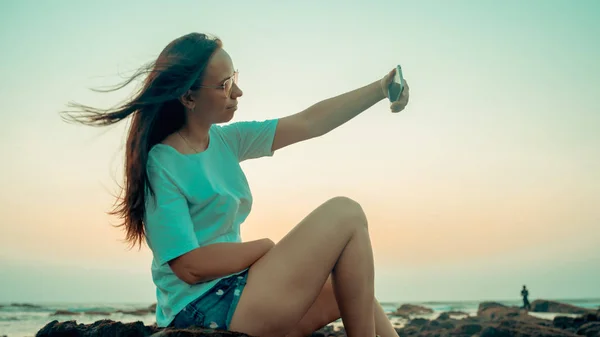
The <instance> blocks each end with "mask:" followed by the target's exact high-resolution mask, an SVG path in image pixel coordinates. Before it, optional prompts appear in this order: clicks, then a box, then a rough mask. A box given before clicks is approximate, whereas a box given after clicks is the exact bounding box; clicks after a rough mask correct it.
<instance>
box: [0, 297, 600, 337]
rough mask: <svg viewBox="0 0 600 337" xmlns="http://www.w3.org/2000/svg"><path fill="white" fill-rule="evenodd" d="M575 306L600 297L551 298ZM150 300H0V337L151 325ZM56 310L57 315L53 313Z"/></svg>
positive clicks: (467, 305)
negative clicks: (51, 326) (62, 326)
mask: <svg viewBox="0 0 600 337" xmlns="http://www.w3.org/2000/svg"><path fill="white" fill-rule="evenodd" d="M553 300H554V301H558V302H562V303H569V304H572V305H576V306H578V307H583V308H590V309H598V308H600V299H576V300H568V299H566V300H565V299H562V300H561V299H553ZM494 302H499V303H502V304H505V305H508V306H519V305H521V302H520V301H494ZM403 303H405V302H382V303H381V304H382V306H383V308H384V310H385V311H386V312H387V313H388V314H390V313H392V312H394V311H395V310H396V308H398V307H399V306H400V305H402V304H403ZM479 303H480V302H460V301H459V302H421V303H419V302H411V303H410V304H416V305H422V306H424V307H428V308H431V309H433V311H434V312H433V314H428V315H415V316H414V317H411V318H417V317H419V318H427V319H435V318H436V317H437V316H438V315H439V314H441V313H442V312H445V311H462V312H464V313H466V314H468V315H476V314H477V308H478V306H479ZM151 305H152V303H128V304H124V303H114V304H93V303H90V304H75V303H44V304H39V303H0V337H4V336H6V337H26V336H27V337H33V336H35V334H36V333H37V332H38V331H39V330H40V329H41V328H42V327H43V326H45V325H46V324H48V323H49V322H51V321H53V320H58V321H61V322H62V321H70V320H74V321H77V323H84V324H89V323H93V322H95V321H98V320H102V319H110V320H114V321H121V322H136V321H141V322H143V323H144V324H146V325H152V324H155V322H156V321H155V316H154V312H152V310H151ZM57 313H58V314H57ZM530 314H531V315H534V316H537V317H540V318H544V319H550V320H551V319H553V318H554V317H555V316H558V315H560V316H576V315H568V314H558V313H530ZM390 320H391V321H392V322H393V324H394V326H396V327H401V326H402V325H404V324H405V323H406V322H407V321H406V319H403V318H398V317H393V316H390ZM332 325H333V326H334V327H336V326H337V327H339V326H342V322H341V321H340V320H338V321H337V322H334V323H332Z"/></svg>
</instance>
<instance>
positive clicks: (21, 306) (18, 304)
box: [10, 303, 42, 309]
mask: <svg viewBox="0 0 600 337" xmlns="http://www.w3.org/2000/svg"><path fill="white" fill-rule="evenodd" d="M10 306H11V307H18V308H28V309H41V308H42V307H41V306H39V305H37V304H29V303H11V304H10Z"/></svg>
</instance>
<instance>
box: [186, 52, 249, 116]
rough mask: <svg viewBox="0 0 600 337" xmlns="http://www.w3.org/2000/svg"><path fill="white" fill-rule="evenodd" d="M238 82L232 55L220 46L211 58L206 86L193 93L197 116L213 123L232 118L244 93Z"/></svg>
mask: <svg viewBox="0 0 600 337" xmlns="http://www.w3.org/2000/svg"><path fill="white" fill-rule="evenodd" d="M235 82H237V73H236V72H235V68H234V67H233V62H232V60H231V57H229V54H227V52H225V50H223V49H222V48H218V49H217V50H216V51H215V53H214V54H213V56H212V57H211V58H210V60H209V63H208V66H207V68H206V71H205V75H204V80H203V81H202V83H201V86H202V87H201V88H200V89H198V90H197V91H196V92H194V93H193V94H192V95H191V96H192V100H193V102H194V104H193V108H192V109H191V113H192V114H194V115H195V116H194V117H195V118H194V119H199V120H202V121H203V122H206V123H210V124H217V123H226V122H228V121H230V120H231V119H232V118H233V115H234V113H235V111H236V110H237V104H238V101H237V99H238V97H240V96H242V94H243V92H242V90H241V89H240V88H239V87H238V86H237V83H235ZM223 85H225V88H223ZM190 117H191V116H190Z"/></svg>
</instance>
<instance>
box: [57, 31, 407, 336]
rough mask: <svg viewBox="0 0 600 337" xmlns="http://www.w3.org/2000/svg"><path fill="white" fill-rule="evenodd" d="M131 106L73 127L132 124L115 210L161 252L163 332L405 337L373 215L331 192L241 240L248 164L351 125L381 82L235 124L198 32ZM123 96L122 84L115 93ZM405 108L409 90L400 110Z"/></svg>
mask: <svg viewBox="0 0 600 337" xmlns="http://www.w3.org/2000/svg"><path fill="white" fill-rule="evenodd" d="M146 74H147V77H146V79H145V81H144V85H143V87H142V88H141V90H140V91H139V92H138V93H137V94H136V95H135V96H134V97H132V98H131V100H130V101H128V102H127V103H125V104H123V105H122V106H120V107H118V108H115V109H110V110H99V109H94V108H91V107H88V106H84V105H78V104H72V106H75V107H77V108H79V109H78V111H77V113H76V112H71V113H69V114H68V117H70V118H67V119H68V120H71V121H76V122H81V123H84V124H88V125H110V124H113V123H116V122H119V121H121V120H123V119H125V118H127V117H128V116H130V115H131V116H132V122H131V126H130V129H129V134H128V138H127V141H126V158H125V186H124V190H123V192H124V196H123V198H121V199H120V203H118V204H117V207H116V208H115V210H114V213H115V214H117V215H119V216H120V217H122V219H123V223H122V226H124V228H125V231H126V238H127V240H128V241H129V242H130V243H132V244H139V245H141V243H142V241H145V242H146V243H147V244H148V246H149V247H150V249H151V250H152V253H153V263H152V277H153V281H154V283H155V285H156V296H157V308H156V319H157V324H158V326H162V327H175V328H185V327H190V326H202V327H207V328H216V329H222V330H231V331H238V332H244V333H247V334H249V335H254V336H262V337H268V336H305V335H308V334H310V333H311V332H313V331H315V330H317V329H319V328H321V327H323V326H325V325H326V324H328V323H330V322H332V321H335V320H336V319H338V318H340V317H341V318H342V320H343V323H344V325H345V328H346V332H347V334H348V336H351V337H352V336H361V337H364V336H375V335H376V334H378V335H380V336H384V337H388V336H397V334H396V332H395V330H394V329H393V327H392V325H391V324H390V322H389V320H388V319H387V317H386V315H385V313H384V311H383V310H382V308H381V306H380V305H379V303H378V302H377V301H376V299H375V297H374V289H373V288H374V284H373V274H374V271H373V255H372V249H371V243H370V239H369V233H368V227H367V219H366V217H365V214H364V213H363V210H362V209H361V206H360V205H359V204H358V203H356V202H355V201H353V200H351V199H349V198H345V197H336V198H332V199H331V200H329V201H327V202H325V203H324V204H322V205H321V206H319V207H318V208H317V209H315V210H314V211H313V212H311V213H310V214H309V215H307V216H306V218H305V219H303V220H302V221H301V222H300V223H299V224H298V225H296V227H295V228H294V229H293V230H292V231H291V232H290V233H289V234H287V235H286V236H285V237H284V238H283V239H282V240H281V241H280V242H279V243H277V244H274V243H273V242H272V241H271V240H269V239H262V240H256V241H251V242H241V239H240V224H241V223H242V222H243V221H244V220H245V218H246V217H247V216H248V214H249V212H250V209H251V205H252V195H251V192H250V189H249V187H248V183H247V181H246V178H245V176H244V173H243V172H242V170H241V168H240V165H239V163H240V162H242V161H244V160H248V159H254V158H259V157H264V156H272V155H273V153H274V152H275V151H276V150H279V149H281V148H284V147H286V146H288V145H291V144H294V143H298V142H301V141H304V140H307V139H310V138H315V137H318V136H321V135H323V134H325V133H327V132H329V131H331V130H332V129H334V128H336V127H338V126H340V125H342V124H343V123H345V122H347V121H348V120H350V119H351V118H353V117H355V116H356V115H358V114H359V113H361V112H362V111H364V110H366V109H367V108H369V107H371V106H372V105H374V104H375V103H377V102H378V101H380V100H382V99H385V98H386V91H387V89H386V88H387V86H388V84H389V83H391V80H392V78H393V76H394V70H392V71H391V72H390V73H388V74H387V75H386V76H385V77H383V78H382V79H381V80H377V81H375V82H373V83H371V84H369V85H367V86H364V87H362V88H359V89H356V90H354V91H351V92H348V93H345V94H343V95H340V96H337V97H333V98H330V99H327V100H324V101H322V102H319V103H316V104H315V105H313V106H311V107H309V108H307V109H306V110H304V111H301V112H299V113H296V114H293V115H290V116H287V117H283V118H280V119H271V120H265V121H252V122H237V123H230V124H227V125H219V124H222V123H226V122H228V121H230V120H231V119H232V117H233V115H234V113H235V111H236V110H237V106H238V98H239V97H241V96H242V90H241V89H240V87H239V86H238V85H237V72H236V71H235V68H234V66H233V63H232V61H231V58H230V57H229V55H228V54H227V52H226V51H225V50H224V49H223V46H222V43H221V41H220V40H219V39H217V38H213V37H209V36H207V35H204V34H199V33H192V34H188V35H185V36H182V37H180V38H177V39H176V40H174V41H172V42H171V43H169V44H168V45H167V46H166V48H165V49H164V50H163V51H162V53H161V54H160V55H159V57H158V59H157V60H156V61H155V62H153V63H152V64H150V65H148V66H147V67H145V68H142V69H141V70H140V71H138V72H137V73H136V74H135V75H134V76H132V78H130V79H129V80H128V81H126V82H125V83H124V84H123V85H120V86H118V87H117V88H116V89H119V88H122V87H124V86H125V85H127V84H128V83H130V82H131V81H133V80H134V79H135V78H137V77H139V76H142V75H146ZM116 89H114V90H116ZM407 102H408V87H406V88H405V90H404V93H403V94H402V97H401V99H399V100H398V101H396V102H394V103H393V104H391V110H392V111H394V112H398V111H401V110H402V109H404V107H405V106H406V104H407Z"/></svg>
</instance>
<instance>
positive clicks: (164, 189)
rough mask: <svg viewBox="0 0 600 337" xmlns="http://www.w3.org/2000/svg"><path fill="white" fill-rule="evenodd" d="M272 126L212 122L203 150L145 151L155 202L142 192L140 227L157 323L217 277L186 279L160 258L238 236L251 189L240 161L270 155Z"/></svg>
mask: <svg viewBox="0 0 600 337" xmlns="http://www.w3.org/2000/svg"><path fill="white" fill-rule="evenodd" d="M276 126H277V119H270V120H265V121H248V122H236V123H231V124H228V125H224V126H219V125H213V126H212V127H211V128H210V130H209V144H208V148H207V149H206V150H205V151H203V152H200V153H196V154H181V153H180V152H178V151H177V150H175V149H174V148H173V147H170V146H168V145H165V144H157V145H155V146H153V147H152V149H151V150H150V153H149V156H148V165H147V171H148V176H149V180H150V183H151V184H152V187H153V189H154V193H155V197H156V202H155V201H154V199H153V198H151V197H147V198H146V213H145V230H146V242H147V243H148V246H149V247H150V249H151V250H152V254H153V260H152V267H151V270H152V279H153V281H154V284H155V285H156V299H157V306H156V324H157V325H158V326H159V327H166V326H168V325H169V324H170V323H171V321H172V320H173V319H174V318H175V316H176V315H177V313H179V311H180V310H182V309H183V308H184V307H185V306H186V305H188V304H189V303H190V302H191V301H193V300H194V299H196V298H198V297H199V296H201V295H202V294H204V293H205V292H206V291H208V290H209V289H210V288H211V287H212V286H214V285H215V284H216V283H217V282H219V280H220V279H221V278H219V279H216V280H212V281H209V282H204V283H199V284H195V285H189V284H187V283H185V282H183V281H182V280H180V279H179V278H178V277H177V276H176V275H175V274H174V273H173V271H172V270H171V268H170V267H169V264H168V263H167V262H168V261H169V260H172V259H174V258H176V257H178V256H181V255H183V254H185V253H187V252H189V251H191V250H193V249H196V248H198V247H202V246H206V245H210V244H214V243H221V242H241V237H240V225H241V224H242V222H244V220H245V219H246V217H247V216H248V214H249V213H250V210H251V208H252V193H251V192H250V188H249V186H248V181H247V180H246V176H245V175H244V172H243V171H242V169H241V167H240V162H242V161H244V160H248V159H253V158H260V157H265V156H272V155H273V153H272V151H271V147H272V144H273V138H274V136H275V128H276ZM148 195H149V194H148Z"/></svg>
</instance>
